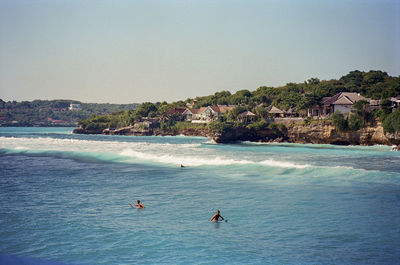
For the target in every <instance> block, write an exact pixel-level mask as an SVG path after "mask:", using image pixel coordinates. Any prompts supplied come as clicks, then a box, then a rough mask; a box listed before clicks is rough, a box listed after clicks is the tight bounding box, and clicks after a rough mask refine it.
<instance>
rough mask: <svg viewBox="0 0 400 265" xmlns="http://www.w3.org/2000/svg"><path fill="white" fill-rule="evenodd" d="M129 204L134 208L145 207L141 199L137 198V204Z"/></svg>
mask: <svg viewBox="0 0 400 265" xmlns="http://www.w3.org/2000/svg"><path fill="white" fill-rule="evenodd" d="M129 205H130V206H131V207H132V208H138V209H142V208H144V205H143V204H142V203H141V202H140V201H139V200H137V204H136V205H133V204H132V203H130V204H129Z"/></svg>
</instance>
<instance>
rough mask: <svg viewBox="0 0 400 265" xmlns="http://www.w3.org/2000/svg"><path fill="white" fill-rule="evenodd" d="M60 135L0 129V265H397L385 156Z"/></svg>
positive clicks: (391, 175)
mask: <svg viewBox="0 0 400 265" xmlns="http://www.w3.org/2000/svg"><path fill="white" fill-rule="evenodd" d="M72 129H73V128H1V127H0V203H1V204H0V206H1V207H0V264H400V152H392V151H390V149H391V147H390V146H370V147H364V146H333V145H313V144H304V145H303V144H283V143H281V144H267V143H250V142H242V143H237V144H215V143H214V142H212V141H211V140H210V139H207V138H202V137H185V136H176V137H158V136H152V137H140V136H137V137H134V136H104V135H75V134H72ZM181 165H183V166H184V167H181ZM137 200H140V201H141V202H142V203H143V204H144V205H145V206H146V208H144V209H136V208H132V207H130V206H129V203H136V201H137ZM218 209H219V210H220V211H221V215H222V216H223V217H224V218H225V220H224V221H222V222H219V223H212V222H210V218H211V217H212V216H213V214H214V213H215V212H216V211H217V210H218Z"/></svg>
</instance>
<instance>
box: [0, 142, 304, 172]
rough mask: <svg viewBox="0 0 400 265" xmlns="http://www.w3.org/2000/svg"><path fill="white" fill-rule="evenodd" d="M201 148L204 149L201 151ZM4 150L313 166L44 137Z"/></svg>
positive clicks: (177, 147)
mask: <svg viewBox="0 0 400 265" xmlns="http://www.w3.org/2000/svg"><path fill="white" fill-rule="evenodd" d="M200 147H201V148H200ZM0 148H5V149H11V150H16V151H17V150H18V151H30V152H31V151H33V152H47V151H58V152H72V153H75V154H80V153H84V154H85V155H91V156H95V157H97V156H98V155H99V154H105V153H107V154H110V155H111V156H112V155H114V156H121V160H123V161H124V162H128V163H129V162H133V163H137V162H144V163H158V164H166V165H173V166H176V165H181V164H183V165H185V166H192V167H196V166H229V165H261V166H269V167H283V168H299V169H301V168H306V167H309V165H301V164H295V163H292V162H287V161H276V160H273V159H268V160H262V161H260V160H257V158H256V157H254V156H252V155H249V154H238V153H237V152H231V151H221V150H220V149H215V148H214V147H212V146H211V147H207V145H202V144H199V143H194V144H192V143H177V144H174V143H150V142H119V141H93V140H78V139H57V138H50V137H41V138H10V137H0Z"/></svg>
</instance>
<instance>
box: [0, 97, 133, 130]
mask: <svg viewBox="0 0 400 265" xmlns="http://www.w3.org/2000/svg"><path fill="white" fill-rule="evenodd" d="M70 104H78V106H79V108H78V109H74V110H70V109H69V107H70ZM138 106H139V104H108V103H106V104H98V103H82V102H79V101H76V100H34V101H22V102H16V101H12V102H11V101H9V102H5V101H3V100H1V99H0V126H76V124H77V122H78V121H79V120H81V119H87V118H89V117H90V116H91V115H100V114H102V115H105V114H111V113H116V112H119V111H124V110H129V109H136V108H137V107H138Z"/></svg>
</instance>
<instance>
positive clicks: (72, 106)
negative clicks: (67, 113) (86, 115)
mask: <svg viewBox="0 0 400 265" xmlns="http://www.w3.org/2000/svg"><path fill="white" fill-rule="evenodd" d="M68 109H69V110H81V109H82V106H81V104H72V103H71V104H70V105H69V108H68Z"/></svg>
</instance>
